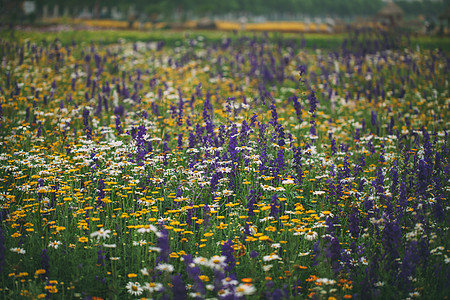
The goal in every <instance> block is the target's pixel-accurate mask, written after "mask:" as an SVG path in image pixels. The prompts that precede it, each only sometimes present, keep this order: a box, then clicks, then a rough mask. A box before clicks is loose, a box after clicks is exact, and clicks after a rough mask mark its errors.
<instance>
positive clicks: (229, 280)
mask: <svg viewBox="0 0 450 300" xmlns="http://www.w3.org/2000/svg"><path fill="white" fill-rule="evenodd" d="M238 283H239V282H238V281H237V280H234V279H232V278H230V277H227V278H225V279H222V285H223V286H227V285H228V286H230V285H231V286H236V285H238Z"/></svg>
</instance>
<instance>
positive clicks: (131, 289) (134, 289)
mask: <svg viewBox="0 0 450 300" xmlns="http://www.w3.org/2000/svg"><path fill="white" fill-rule="evenodd" d="M126 289H127V291H128V293H129V294H131V295H133V296H139V295H141V294H142V292H143V291H144V289H143V288H142V287H141V284H140V283H139V282H128V283H127V286H126Z"/></svg>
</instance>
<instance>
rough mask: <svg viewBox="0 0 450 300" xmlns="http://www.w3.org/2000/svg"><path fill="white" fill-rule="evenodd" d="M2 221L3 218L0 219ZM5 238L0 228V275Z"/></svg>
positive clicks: (3, 260) (3, 262)
mask: <svg viewBox="0 0 450 300" xmlns="http://www.w3.org/2000/svg"><path fill="white" fill-rule="evenodd" d="M0 219H1V220H2V221H3V218H0ZM5 252H6V247H5V236H4V235H3V228H2V226H0V274H1V273H2V272H3V266H4V265H5Z"/></svg>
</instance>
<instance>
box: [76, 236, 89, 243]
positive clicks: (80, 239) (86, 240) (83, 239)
mask: <svg viewBox="0 0 450 300" xmlns="http://www.w3.org/2000/svg"><path fill="white" fill-rule="evenodd" d="M78 241H79V242H80V243H87V242H88V241H89V239H88V238H87V237H84V236H82V237H80V238H79V239H78Z"/></svg>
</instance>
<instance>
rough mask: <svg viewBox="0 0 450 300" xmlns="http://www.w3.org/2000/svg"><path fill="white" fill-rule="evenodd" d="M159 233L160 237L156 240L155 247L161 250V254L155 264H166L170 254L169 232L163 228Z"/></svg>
mask: <svg viewBox="0 0 450 300" xmlns="http://www.w3.org/2000/svg"><path fill="white" fill-rule="evenodd" d="M159 232H160V236H159V237H158V240H157V246H158V247H159V248H160V249H161V252H160V253H159V256H158V258H157V259H156V260H157V262H168V261H169V254H170V238H169V232H168V231H167V229H165V228H164V227H162V228H161V230H160V231H159Z"/></svg>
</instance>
